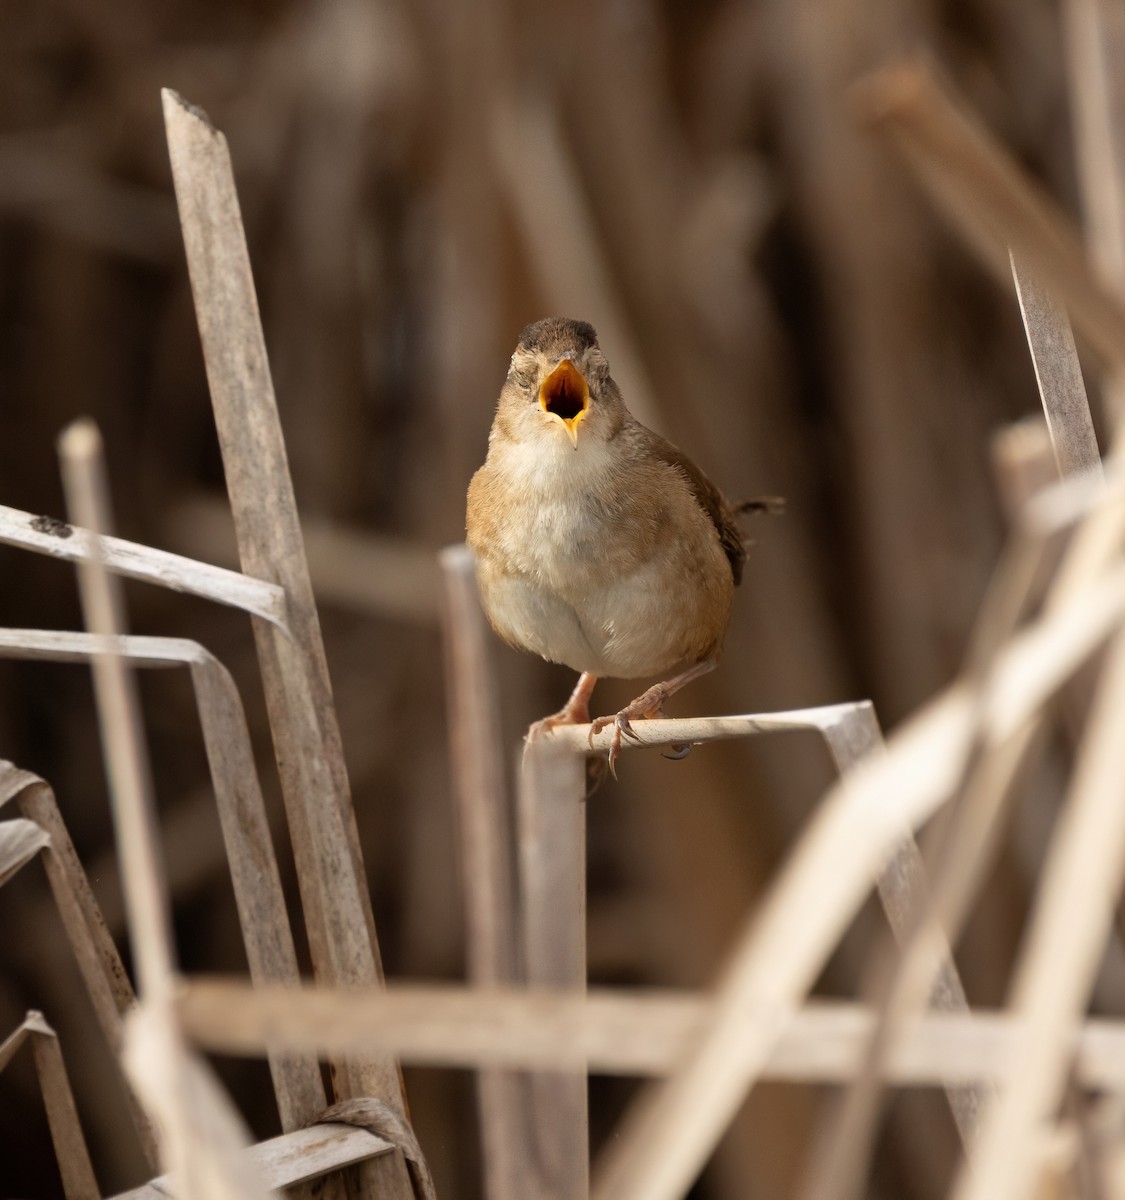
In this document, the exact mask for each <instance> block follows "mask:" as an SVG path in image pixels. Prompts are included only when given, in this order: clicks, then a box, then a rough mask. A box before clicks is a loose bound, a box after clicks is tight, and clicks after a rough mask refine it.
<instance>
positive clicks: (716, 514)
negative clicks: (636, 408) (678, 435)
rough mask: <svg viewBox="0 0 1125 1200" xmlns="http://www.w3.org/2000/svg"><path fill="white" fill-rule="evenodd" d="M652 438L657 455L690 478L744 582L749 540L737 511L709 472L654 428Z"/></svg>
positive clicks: (734, 571)
mask: <svg viewBox="0 0 1125 1200" xmlns="http://www.w3.org/2000/svg"><path fill="white" fill-rule="evenodd" d="M645 432H646V433H647V434H648V436H649V437H650V438H651V439H652V441H651V449H652V452H653V454H654V455H655V456H656V457H657V458H658V459H659V460H660V461H661V462H664V463H667V464H668V466H670V467H675V468H676V470H677V471H679V472H680V473H681V474H682V475H683V476H684V478H685V479H686V480H687V483H688V487H690V488H691V492H692V495H693V496H694V497H695V499H696V502H697V503H698V504H699V507H700V508H702V509H703V511H704V512H705V513H706V514H707V515H708V516H709V517H710V518H711V524H712V525H714V526H715V531H716V533H718V535H719V542H720V544H721V545H722V547H723V553H724V554H725V555H726V556H727V561H728V562H729V563H730V571H731V574H732V575H733V576H734V582H735V583H736V584H739V583H741V582H742V567H743V564H744V563H745V562H746V541H745V539H744V538H743V536H742V530H741V529H739V527H738V523H737V522H736V520H735V510H734V508H733V507H732V506H731V505H730V504H728V503H727V501H726V498H725V497H724V496H723V493H722V492H720V491H719V489H718V488H717V487H716V486H715V485H714V484H713V483H712V482H711V480H710V479H708V478H707V476H706V475H704V474H703V472H702V471H701V470H700V469H699V468H698V467H697V466H696V465H695V463H693V462H692V461H691V459H690V458H688V456H687V455H686V454H684V453H683V452H682V451H680V450H678V449H677V448H676V447H675V446H673V445H672V443H671V442H667V441H665V440H664V438H662V437H661V436H660V435H659V434H656V433H653V432H652V430H645Z"/></svg>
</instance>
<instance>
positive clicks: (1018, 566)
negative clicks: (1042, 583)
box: [803, 253, 1102, 1200]
mask: <svg viewBox="0 0 1125 1200" xmlns="http://www.w3.org/2000/svg"><path fill="white" fill-rule="evenodd" d="M1010 260H1011V271H1012V276H1013V279H1014V282H1015V287H1016V293H1017V296H1018V298H1019V303H1020V310H1021V313H1022V316H1023V322H1024V328H1025V331H1026V335H1027V341H1028V346H1029V348H1030V351H1031V356H1032V361H1033V364H1034V367H1035V374H1036V380H1037V382H1038V386H1039V392H1040V397H1041V400H1042V404H1043V410H1044V414H1045V417H1046V422H1047V429H1048V432H1049V436H1050V444H1051V446H1052V450H1053V453H1054V456H1055V460H1056V463H1057V465H1058V470H1059V471H1060V473H1061V474H1062V475H1063V476H1064V477H1066V476H1072V475H1076V474H1088V475H1090V476H1093V477H1095V480H1100V479H1101V477H1102V463H1101V456H1100V453H1099V451H1098V444H1097V439H1096V437H1095V435H1094V427H1093V421H1092V419H1091V415H1090V409H1089V404H1088V401H1087V398H1086V389H1085V385H1084V383H1083V380H1082V371H1081V367H1080V365H1079V361H1078V353H1077V349H1076V347H1075V345H1074V337H1073V334H1072V333H1071V329H1070V323H1069V321H1068V319H1067V316H1066V313H1065V312H1064V311H1063V310H1062V309H1060V308H1059V307H1058V306H1057V305H1056V304H1055V303H1054V302H1053V300H1052V299H1051V297H1050V295H1049V294H1048V293H1047V292H1046V291H1045V290H1044V289H1043V288H1042V287H1040V286H1039V285H1038V282H1037V281H1036V280H1035V278H1034V276H1033V275H1032V274H1031V273H1030V272H1028V271H1027V270H1026V269H1024V268H1023V267H1022V266H1021V260H1020V259H1019V258H1017V256H1016V255H1015V254H1014V253H1012V254H1011V255H1010ZM1047 536H1048V535H1047V533H1046V532H1044V531H1043V530H1042V529H1031V528H1029V527H1028V524H1027V523H1026V522H1022V521H1021V522H1017V525H1016V530H1015V534H1014V536H1013V537H1012V539H1011V540H1010V541H1009V544H1008V546H1007V547H1006V549H1005V552H1004V555H1003V557H1002V558H1001V561H1000V565H999V567H998V568H997V570H996V572H995V573H994V575H993V578H992V580H991V582H990V585H989V589H988V592H987V594H986V597H985V601H984V604H983V606H982V609H981V612H980V615H979V617H978V621H977V623H976V626H975V628H974V631H973V637H972V639H971V642H970V651H969V655H968V659H967V673H968V675H969V677H970V678H972V677H974V676H975V677H978V678H980V677H982V675H983V673H984V672H985V670H986V669H987V664H988V662H989V659H990V658H991V656H992V654H993V653H995V650H996V648H997V647H998V646H999V645H1001V644H1002V643H1003V642H1004V640H1006V639H1007V638H1008V637H1009V636H1010V635H1011V634H1012V632H1013V631H1014V630H1015V628H1016V626H1017V624H1018V621H1019V619H1020V618H1021V616H1022V615H1023V614H1024V612H1025V611H1026V609H1027V607H1028V604H1029V601H1030V597H1031V592H1032V587H1033V584H1034V582H1035V581H1036V579H1037V578H1038V577H1040V575H1041V569H1042V565H1043V561H1044V554H1045V548H1046V544H1047ZM981 704H982V706H983V705H987V695H986V692H985V691H984V690H982V692H981ZM1026 751H1027V745H1026V744H1021V743H1020V739H1017V742H1016V743H1015V744H1014V746H1012V747H1009V749H1008V750H1007V751H1006V752H1004V753H1003V754H1002V755H1001V758H1000V759H999V761H993V762H990V763H987V764H986V765H985V768H982V769H981V770H978V771H977V772H976V774H975V776H970V782H969V784H968V785H967V788H966V791H965V797H964V799H963V803H964V804H966V805H967V812H965V813H963V812H960V811H958V810H957V809H955V811H954V812H953V813H952V814H950V815H949V820H948V822H947V828H946V837H947V839H948V845H947V846H946V847H944V848H943V851H944V852H943V853H941V854H940V855H939V858H938V862H939V866H940V867H941V868H942V869H943V870H944V872H945V878H943V881H942V884H943V891H944V890H945V888H946V887H947V886H948V884H947V880H948V879H949V877H950V876H953V877H954V878H957V879H958V880H959V881H960V885H959V890H960V895H961V898H960V900H959V901H956V902H954V901H950V902H949V903H948V906H947V908H946V912H945V914H944V915H945V916H946V917H949V916H951V915H953V914H954V913H956V918H955V919H956V926H955V927H956V928H957V929H959V928H960V920H959V918H960V917H961V916H963V914H964V913H965V912H966V911H967V897H968V895H969V894H970V890H971V884H970V883H969V881H970V880H975V879H979V878H980V877H981V876H982V875H983V871H984V866H985V864H986V863H988V862H989V861H990V860H991V853H990V851H991V849H992V848H993V847H994V846H995V844H996V839H997V837H998V831H999V829H1000V826H1001V822H1000V814H1001V812H1002V811H1003V807H1004V805H1003V801H1004V799H1005V797H1007V796H1008V795H1009V794H1010V782H1011V778H1012V776H1013V775H1014V772H1015V769H1016V766H1017V764H1018V763H1019V762H1020V761H1021V760H1022V759H1023V758H1024V756H1025V754H1026ZM982 781H983V783H984V785H985V786H984V790H983V791H982V787H981V782H982ZM974 785H975V786H974ZM960 807H961V806H960V805H959V806H958V809H960ZM970 817H972V818H973V819H974V824H975V827H976V830H977V836H976V837H975V838H973V839H972V845H973V846H974V848H975V853H972V852H969V853H966V854H962V853H960V850H961V849H962V848H964V847H965V845H966V843H967V842H968V841H969V835H968V834H967V833H965V832H964V830H963V829H959V828H958V825H959V824H960V823H961V822H963V821H967V820H968V819H969V818H970ZM951 846H956V847H957V849H956V850H954V849H951V848H950V847H951ZM955 863H956V865H954V864H955ZM967 864H971V866H970V867H969V869H968V870H967V869H966V865H967ZM947 930H948V927H947V925H946V924H945V922H944V921H943V920H942V915H939V906H938V905H936V904H931V905H929V906H928V908H927V909H926V910H919V911H918V912H916V914H915V920H914V921H913V922H912V924H911V930H910V932H909V934H908V935H907V936H906V937H905V938H904V939H903V940H904V941H905V942H906V943H907V945H906V949H905V951H904V953H903V955H902V958H901V959H900V961H899V963H898V964H897V965H896V967H894V968H892V969H891V970H890V972H889V973H888V972H884V975H885V978H884V980H883V983H882V985H881V1000H880V1004H879V1008H880V1012H881V1014H882V1019H881V1021H880V1022H879V1025H878V1027H877V1029H876V1031H875V1032H874V1033H873V1035H872V1040H871V1045H870V1048H869V1055H868V1059H867V1062H866V1064H865V1069H864V1071H863V1072H862V1073H861V1074H860V1075H859V1076H858V1077H857V1078H856V1080H855V1082H854V1083H853V1086H852V1088H851V1089H850V1090H849V1094H848V1096H847V1098H846V1101H845V1104H844V1105H843V1106H842V1108H841V1110H840V1114H839V1120H838V1121H837V1122H836V1125H835V1130H834V1133H833V1134H832V1135H831V1137H830V1141H829V1146H828V1147H827V1148H826V1151H825V1153H823V1154H821V1155H820V1156H819V1162H818V1165H817V1166H816V1167H815V1168H814V1170H813V1172H812V1173H811V1175H810V1177H809V1181H808V1184H807V1187H806V1189H805V1191H804V1193H803V1194H804V1196H805V1197H806V1198H807V1200H850V1198H855V1197H858V1196H859V1195H860V1194H861V1192H862V1189H863V1187H864V1182H865V1180H866V1177H867V1167H868V1160H869V1158H870V1154H871V1152H872V1149H873V1147H874V1142H875V1135H876V1128H877V1121H878V1117H879V1114H880V1112H881V1098H882V1090H883V1086H882V1075H883V1066H884V1062H885V1059H886V1057H887V1055H888V1053H889V1048H890V1046H891V1045H892V1044H893V1041H894V1038H895V1036H896V1031H897V1028H898V1027H899V1026H900V1025H901V1021H902V1019H903V1017H904V1015H905V1014H906V1013H907V1012H910V1013H913V1012H914V1011H915V1009H916V1008H917V1006H918V1005H919V1003H920V998H921V995H922V987H923V981H922V976H921V974H920V973H918V974H915V971H916V970H917V968H916V967H915V963H916V962H917V961H918V960H917V959H916V958H915V957H914V955H913V953H912V947H911V945H910V943H911V941H912V940H913V935H914V934H915V933H917V935H918V937H919V939H920V940H921V941H922V942H923V943H924V944H925V945H926V946H927V951H928V953H929V954H931V955H934V956H935V958H936V955H938V954H939V953H940V954H941V955H942V973H943V974H944V973H946V971H947V968H946V964H947V963H948V961H949V959H948V947H947V946H946V945H945V942H944V939H945V937H946V936H947ZM919 953H921V952H919ZM929 978H930V980H931V981H932V980H933V976H930V977H929ZM911 984H913V990H911ZM938 984H939V986H940V976H939V978H938ZM931 986H932V984H931ZM951 1098H952V1099H953V1100H954V1104H955V1109H954V1111H955V1115H956V1116H957V1123H958V1129H959V1130H960V1132H961V1135H962V1140H963V1142H964V1143H965V1146H966V1149H971V1148H972V1146H973V1143H974V1142H975V1138H976V1133H977V1126H978V1122H979V1112H980V1107H981V1099H982V1098H981V1097H980V1096H979V1095H970V1094H967V1093H962V1094H961V1095H960V1097H959V1098H958V1095H957V1093H953V1094H952V1097H951Z"/></svg>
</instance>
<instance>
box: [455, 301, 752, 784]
mask: <svg viewBox="0 0 1125 1200" xmlns="http://www.w3.org/2000/svg"><path fill="white" fill-rule="evenodd" d="M755 503H757V502H755ZM738 511H739V509H738V508H736V507H735V506H734V505H731V504H729V503H728V502H727V501H726V500H725V499H724V498H723V496H722V493H721V492H720V491H719V490H718V488H716V487H715V485H714V484H713V483H711V481H710V480H709V479H708V478H707V477H706V475H704V474H703V472H702V471H701V470H700V469H699V468H698V467H697V466H696V465H695V464H694V463H693V462H692V461H691V459H689V458H688V457H687V456H686V455H685V454H683V453H682V452H681V451H680V450H678V449H676V447H675V446H673V445H672V444H671V443H670V442H667V441H665V440H664V438H662V437H660V436H659V435H658V434H655V433H653V432H652V430H650V429H647V428H646V427H645V426H644V425H642V424H641V423H640V422H639V421H638V420H637V419H636V418H635V417H634V416H633V415H632V414H631V413H630V412H629V410H628V409H627V408H626V407H625V401H624V399H623V397H622V395H621V391H620V389H619V388H618V386H617V384H616V383H614V381H613V378H612V376H611V375H610V373H609V363H608V362H607V361H606V358H605V355H604V354H603V353H602V351H601V349H600V347H599V346H598V339H597V334H596V333H595V332H594V329H593V327H592V326H591V325H588V324H587V323H586V322H585V321H571V320H566V319H564V318H561V317H549V318H547V319H546V320H542V321H536V322H535V323H534V324H532V325H528V326H527V328H526V329H525V330H524V331H523V333H521V334H520V338H519V344H518V345H517V346H516V351H515V353H514V354H513V355H512V361H511V366H510V367H509V370H508V377H507V379H506V380H505V381H504V386H503V388H502V390H501V392H500V402H499V404H498V406H497V409H496V417H495V420H494V421H493V424H492V431H491V433H490V434H489V438H488V457H487V459H486V460H485V463H484V466H483V467H481V468H480V470H479V471H477V473H476V474H475V475H474V476H473V480H472V483H471V484H470V485H469V495H468V513H467V521H466V524H467V529H468V542H469V545H470V546H471V547H472V548H473V550H474V551H475V552H476V557H477V574H478V580H479V585H480V595H481V601H482V603H483V605H484V610H485V612H486V614H487V615H488V619H489V621H490V622H491V624H492V627H493V628H494V629H495V630H496V632H497V633H498V634H499V635H500V636H501V637H502V638H503V639H504V640H505V641H506V642H508V643H510V644H511V645H513V646H515V647H517V648H519V649H521V650H530V651H532V652H534V653H535V654H538V655H541V656H542V657H543V658H545V659H548V660H549V661H551V662H557V663H564V664H565V665H566V666H568V667H571V668H572V669H573V670H575V671H578V672H579V673H580V676H579V680H578V683H577V686H576V687H575V689H574V693H573V694H572V695H571V697H570V700H569V701H568V702H567V704H566V705H565V706H564V707H563V708H562V709H561V710H560V711H559V712H557V713H555V714H554V715H553V716H550V717H547V718H545V719H544V720H542V721H539V722H536V724H535V725H533V726H532V728H531V731H530V733H529V737H534V736H535V734H536V733H538V732H540V731H542V730H546V729H551V728H553V727H555V726H557V725H563V724H585V723H586V722H588V721H590V709H589V701H590V694H591V692H592V691H593V688H594V684H595V683H596V682H597V680H598V678H599V677H600V676H610V677H614V678H619V679H636V678H641V677H646V676H650V677H651V676H661V675H665V674H667V673H669V672H674V671H675V670H676V668H679V672H678V673H673V674H672V675H671V677H670V678H668V679H666V680H665V681H664V682H663V683H659V684H656V685H655V686H654V687H650V688H649V689H648V690H647V691H646V692H644V693H643V694H642V695H640V696H638V697H637V699H636V700H634V701H633V702H632V703H631V704H628V705H626V707H625V708H623V709H622V710H621V711H620V712H618V713H616V714H614V715H613V716H605V717H598V718H597V719H596V720H594V721H593V722H592V729H591V738H592V737H593V734H594V733H595V732H597V731H599V730H601V729H604V728H606V727H607V726H609V725H613V726H614V727H615V728H614V736H613V741H612V746H611V750H610V768H611V769H613V768H614V764H615V761H616V759H617V756H618V753H619V751H620V748H621V737H622V735H623V734H624V735H625V736H630V735H632V730H631V728H630V722H631V721H634V720H637V719H639V718H644V717H654V716H658V715H660V713H661V708H662V705H663V704H664V701H665V700H667V699H668V697H669V696H671V695H672V693H673V692H676V691H678V690H679V689H680V688H681V687H683V686H684V684H686V683H689V682H690V681H691V680H693V679H696V678H698V677H699V676H700V675H703V674H705V673H706V672H708V671H710V670H712V669H713V668H714V666H715V665H716V663H717V661H718V656H719V652H720V650H721V647H722V642H723V637H724V635H725V634H726V630H727V625H728V623H729V621H730V613H731V599H732V596H733V592H734V588H735V585H736V584H737V583H739V581H740V580H741V577H742V567H743V563H744V561H745V558H746V547H745V543H744V541H743V537H742V534H741V531H740V530H739V528H738V526H737V524H736V523H735V516H736V513H737V512H738Z"/></svg>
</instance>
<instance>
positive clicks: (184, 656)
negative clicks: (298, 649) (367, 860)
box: [0, 629, 327, 1130]
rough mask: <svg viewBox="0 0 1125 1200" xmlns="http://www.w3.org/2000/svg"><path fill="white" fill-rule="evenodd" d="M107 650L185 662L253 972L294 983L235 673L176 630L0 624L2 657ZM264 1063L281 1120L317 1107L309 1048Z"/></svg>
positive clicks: (301, 1117) (301, 1120) (320, 1099)
mask: <svg viewBox="0 0 1125 1200" xmlns="http://www.w3.org/2000/svg"><path fill="white" fill-rule="evenodd" d="M106 654H114V655H119V656H121V657H122V658H124V659H126V660H127V661H128V662H130V663H131V664H132V665H133V666H137V667H168V666H177V665H186V666H188V667H190V669H191V675H192V684H193V686H194V689H195V697H196V708H197V710H198V713H199V720H200V725H201V726H202V729H203V739H204V745H205V748H206V752H207V761H208V765H209V767H210V771H211V780H212V784H213V786H214V794H215V802H216V805H217V807H218V811H219V822H220V825H221V828H222V833H223V840H224V844H225V846H226V856H227V861H228V864H229V867H230V874H231V882H232V883H233V885H234V895H235V903H236V905H237V908H238V918H239V925H240V927H241V929H242V939H243V943H244V945H245V947H246V957H247V962H248V963H249V966H250V975H251V978H253V979H254V980H256V981H259V982H263V983H264V982H267V981H269V982H277V983H286V982H288V983H296V982H297V980H298V978H299V971H298V968H297V953H296V950H295V949H294V946H293V934H292V931H291V930H290V927H289V916H288V913H287V911H286V907H285V896H284V893H283V892H282V887H281V877H280V874H279V872H278V867H277V859H276V857H275V855H274V851H273V840H272V837H271V835H270V829H269V822H268V820H267V818H266V810H265V803H264V801H263V799H262V792H261V787H260V786H259V783H258V776H257V772H256V770H255V767H254V756H253V750H252V748H251V745H250V732H249V730H248V729H247V727H246V715H245V713H244V711H243V708H242V701H241V699H240V698H239V695H238V691H237V688H236V687H235V684H234V680H233V679H232V678H231V676H230V673H229V672H228V671H227V670H226V668H225V667H224V666H223V665H222V663H220V662H219V661H218V660H217V659H216V658H214V657H213V656H212V655H211V654H209V653H208V652H207V651H206V650H205V649H204V648H203V647H202V646H200V645H199V644H198V642H192V641H189V640H187V639H184V638H152V637H136V636H132V637H128V636H126V637H118V638H115V639H113V641H112V643H111V644H108V645H107V644H106V643H105V642H104V640H103V639H99V638H98V637H97V636H96V635H93V634H88V633H86V634H84V633H56V632H53V631H47V630H37V629H4V630H0V658H7V657H17V658H24V659H41V660H45V661H50V662H93V661H94V660H95V659H97V658H98V657H99V656H104V655H106ZM270 1071H271V1074H272V1076H273V1083H274V1091H275V1093H276V1095H277V1104H278V1112H279V1114H280V1116H281V1124H282V1128H283V1129H285V1130H291V1129H295V1128H298V1127H299V1126H301V1125H304V1124H305V1123H307V1122H308V1121H309V1120H311V1119H312V1118H313V1117H314V1116H316V1115H317V1113H319V1112H321V1111H322V1110H323V1109H324V1108H325V1106H326V1103H327V1101H326V1099H325V1093H324V1085H323V1082H322V1080H321V1077H320V1068H319V1066H318V1065H317V1062H316V1059H315V1057H314V1056H310V1055H306V1056H304V1057H303V1058H301V1059H291V1058H287V1057H284V1056H278V1055H273V1054H271V1055H270Z"/></svg>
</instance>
